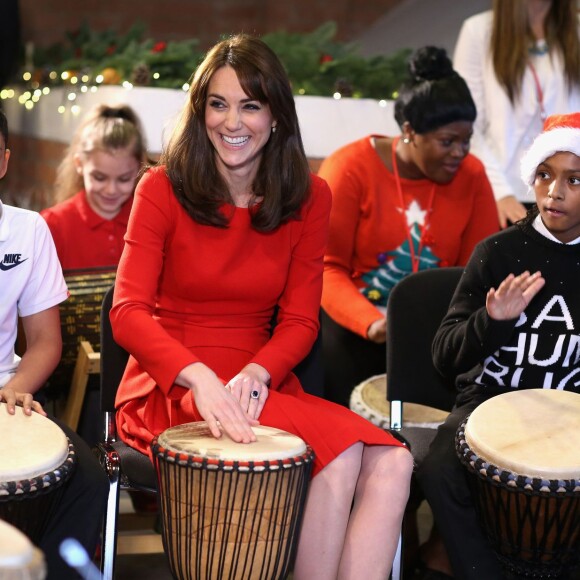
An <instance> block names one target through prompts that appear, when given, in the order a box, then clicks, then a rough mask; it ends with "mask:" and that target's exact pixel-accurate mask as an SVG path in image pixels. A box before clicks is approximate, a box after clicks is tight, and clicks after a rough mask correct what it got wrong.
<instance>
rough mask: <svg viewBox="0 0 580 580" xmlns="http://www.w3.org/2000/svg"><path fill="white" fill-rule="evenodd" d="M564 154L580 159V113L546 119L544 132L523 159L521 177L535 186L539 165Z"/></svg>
mask: <svg viewBox="0 0 580 580" xmlns="http://www.w3.org/2000/svg"><path fill="white" fill-rule="evenodd" d="M563 152H569V153H574V155H577V156H578V157H580V113H569V114H567V115H551V116H550V117H548V118H547V119H546V121H545V122H544V129H543V131H542V132H541V133H540V134H539V135H538V136H537V137H536V139H535V140H534V142H533V143H532V146H531V147H530V148H529V149H528V150H527V152H526V153H525V155H524V156H523V158H522V162H521V175H522V179H523V180H524V182H525V183H526V184H527V185H530V186H531V185H533V183H534V179H535V176H536V169H537V168H538V165H540V163H543V162H544V161H545V160H546V159H548V157H551V156H552V155H555V154H556V153H563Z"/></svg>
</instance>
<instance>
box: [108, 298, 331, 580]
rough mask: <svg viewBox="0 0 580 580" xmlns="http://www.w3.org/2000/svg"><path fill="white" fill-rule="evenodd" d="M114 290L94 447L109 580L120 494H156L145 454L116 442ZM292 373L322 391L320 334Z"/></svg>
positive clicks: (119, 367)
mask: <svg viewBox="0 0 580 580" xmlns="http://www.w3.org/2000/svg"><path fill="white" fill-rule="evenodd" d="M113 291H114V287H111V288H110V289H109V291H108V292H107V293H106V294H105V297H104V299H103V304H102V310H101V393H100V394H101V411H102V412H103V413H104V420H105V426H104V440H103V441H102V442H101V443H99V444H98V445H97V453H98V456H99V460H100V462H101V465H102V466H103V468H104V469H105V471H106V472H107V475H108V477H109V486H110V487H109V499H108V502H107V509H106V513H105V517H104V521H103V538H102V551H101V572H102V574H103V578H104V580H112V578H113V577H114V571H115V555H116V552H117V526H118V515H119V493H120V491H121V490H139V491H143V492H149V493H157V477H156V473H155V469H154V468H153V464H152V463H151V462H150V461H149V458H148V457H147V456H146V455H143V454H142V453H140V452H139V451H136V450H135V449H133V448H132V447H129V446H128V445H126V444H125V443H123V442H122V441H120V440H117V429H116V424H115V396H116V394H117V388H118V386H119V383H120V382H121V378H122V376H123V372H124V370H125V366H126V365H127V360H128V358H129V354H128V353H127V351H126V350H124V349H123V348H121V347H120V346H119V345H118V344H117V343H116V342H115V340H114V338H113V332H112V329H111V322H110V319H109V311H110V309H111V306H112V302H113ZM294 372H295V373H296V375H297V376H298V379H299V380H300V381H301V383H302V385H303V387H304V389H305V390H306V391H308V392H309V393H311V394H318V393H319V392H321V391H322V386H321V385H322V376H323V371H322V349H321V335H320V333H319V335H318V337H317V339H316V342H315V343H314V345H313V347H312V350H311V351H310V353H309V354H308V356H307V357H306V358H305V359H304V361H302V363H300V364H299V365H298V366H297V367H296V368H295V369H294Z"/></svg>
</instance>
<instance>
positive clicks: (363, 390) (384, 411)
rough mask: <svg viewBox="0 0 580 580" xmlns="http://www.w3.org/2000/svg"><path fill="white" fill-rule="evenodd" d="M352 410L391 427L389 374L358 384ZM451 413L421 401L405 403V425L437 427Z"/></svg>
mask: <svg viewBox="0 0 580 580" xmlns="http://www.w3.org/2000/svg"><path fill="white" fill-rule="evenodd" d="M350 410H351V411H354V412H355V413H357V414H358V415H360V416H361V417H364V418H365V419H368V420H369V421H370V422H371V423H372V424H373V425H376V426H377V427H380V428H381V429H388V428H389V427H390V423H391V422H390V414H391V405H390V402H389V401H387V375H386V374H384V373H383V374H382V375H375V376H373V377H370V378H369V379H367V380H366V381H363V382H362V383H360V384H359V385H357V386H356V387H355V388H354V389H353V391H352V393H351V395H350ZM447 415H449V413H448V412H447V411H441V410H440V409H435V408H434V407H428V406H426V405H420V404H419V403H405V405H404V406H403V426H404V427H423V428H429V429H437V427H438V426H439V425H441V423H443V422H444V421H445V419H446V418H447Z"/></svg>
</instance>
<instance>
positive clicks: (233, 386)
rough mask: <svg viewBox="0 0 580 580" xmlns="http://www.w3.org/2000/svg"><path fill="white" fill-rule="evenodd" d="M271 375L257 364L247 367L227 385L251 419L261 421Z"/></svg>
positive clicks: (268, 392)
mask: <svg viewBox="0 0 580 580" xmlns="http://www.w3.org/2000/svg"><path fill="white" fill-rule="evenodd" d="M269 382H270V373H268V371H267V370H266V369H265V368H264V367H263V366H260V365H258V364H256V363H250V364H248V365H246V366H245V367H244V368H243V369H242V370H241V371H240V372H239V373H238V374H237V375H236V376H235V377H234V378H233V379H232V380H231V381H230V382H229V383H228V384H227V385H226V388H228V389H229V390H230V391H231V393H232V395H233V396H234V397H235V398H236V399H237V400H238V401H239V402H240V405H241V407H242V409H243V410H244V411H246V412H247V414H248V417H249V418H250V419H259V418H260V415H261V414H262V410H263V409H264V405H265V404H266V401H267V399H268V395H269V394H270V391H269V389H268V383H269Z"/></svg>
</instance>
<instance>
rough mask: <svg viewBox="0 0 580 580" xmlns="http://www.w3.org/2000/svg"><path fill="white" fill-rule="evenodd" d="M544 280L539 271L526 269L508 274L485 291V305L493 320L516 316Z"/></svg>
mask: <svg viewBox="0 0 580 580" xmlns="http://www.w3.org/2000/svg"><path fill="white" fill-rule="evenodd" d="M545 283H546V281H545V280H544V278H542V274H541V273H540V272H534V273H533V274H530V273H529V272H528V271H527V270H526V271H525V272H523V273H522V274H520V275H519V276H514V275H513V274H510V275H509V276H508V277H507V278H506V279H505V280H504V281H503V282H502V283H501V284H500V285H499V287H498V289H497V290H496V289H495V288H491V290H490V291H489V292H488V293H487V297H486V300H485V307H486V308H487V313H488V314H489V315H490V317H491V318H493V319H494V320H510V319H512V318H517V317H518V316H519V315H520V314H521V313H522V312H523V311H524V310H525V309H526V306H527V305H528V304H529V303H530V301H531V300H532V298H533V297H534V296H535V295H536V294H537V293H538V292H539V291H540V290H541V288H542V287H543V286H544V284H545Z"/></svg>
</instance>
